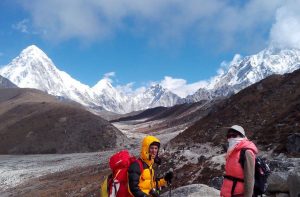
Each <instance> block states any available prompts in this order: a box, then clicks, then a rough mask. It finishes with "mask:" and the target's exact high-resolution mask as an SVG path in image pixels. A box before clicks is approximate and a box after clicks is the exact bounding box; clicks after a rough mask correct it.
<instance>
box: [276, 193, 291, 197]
mask: <svg viewBox="0 0 300 197" xmlns="http://www.w3.org/2000/svg"><path fill="white" fill-rule="evenodd" d="M275 197H290V195H289V194H288V193H278V194H276V195H275Z"/></svg>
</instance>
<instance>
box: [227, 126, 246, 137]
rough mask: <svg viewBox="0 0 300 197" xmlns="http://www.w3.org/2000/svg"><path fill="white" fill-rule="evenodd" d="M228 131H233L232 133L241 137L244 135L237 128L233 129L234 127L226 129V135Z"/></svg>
mask: <svg viewBox="0 0 300 197" xmlns="http://www.w3.org/2000/svg"><path fill="white" fill-rule="evenodd" d="M229 133H233V134H236V135H239V136H241V137H244V135H243V134H241V133H240V132H238V131H237V130H234V129H231V128H230V129H228V131H227V134H226V135H228V134H229Z"/></svg>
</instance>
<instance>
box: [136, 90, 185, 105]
mask: <svg viewBox="0 0 300 197" xmlns="http://www.w3.org/2000/svg"><path fill="white" fill-rule="evenodd" d="M180 100H181V98H180V97H179V96H177V95H176V94H174V93H172V92H170V91H168V90H167V89H165V88H163V87H162V86H161V85H159V84H156V85H153V86H151V87H149V88H148V89H146V91H145V92H143V93H142V94H138V95H137V96H135V97H134V98H133V101H132V102H133V105H134V106H135V107H136V110H137V109H141V108H144V109H148V108H153V107H158V106H165V107H170V106H173V105H176V104H178V103H179V101H180Z"/></svg>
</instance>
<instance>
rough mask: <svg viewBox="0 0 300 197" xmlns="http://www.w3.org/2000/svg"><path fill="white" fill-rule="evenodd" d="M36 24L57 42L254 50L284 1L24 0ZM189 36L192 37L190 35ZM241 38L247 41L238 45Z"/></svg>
mask: <svg viewBox="0 0 300 197" xmlns="http://www.w3.org/2000/svg"><path fill="white" fill-rule="evenodd" d="M21 2H22V5H23V6H24V8H25V9H26V10H27V11H29V13H30V14H31V16H32V21H33V25H34V26H35V27H36V28H38V29H39V30H40V31H41V32H46V33H45V34H44V36H45V37H46V38H50V39H53V40H56V41H64V40H68V39H73V38H76V39H80V40H84V41H86V40H99V39H100V40H101V39H106V38H111V37H112V36H114V35H116V34H117V33H118V32H119V31H122V32H124V31H125V32H129V33H132V34H134V35H138V36H139V37H140V36H142V37H144V38H146V40H148V41H149V43H150V44H153V45H172V44H173V43H180V42H182V41H184V40H185V39H187V37H189V38H191V37H192V38H193V39H194V40H198V41H199V42H200V43H202V44H203V43H207V42H209V43H210V44H216V46H219V47H225V48H230V47H232V46H237V45H239V46H243V48H247V47H251V45H260V46H261V45H264V44H266V43H264V42H261V41H262V40H264V39H267V38H264V36H265V34H266V32H269V30H270V28H271V24H272V22H273V19H274V16H275V13H276V10H277V9H278V7H280V6H281V5H282V2H283V1H281V0H272V1H270V0H249V1H245V2H243V3H232V1H224V0H210V1H199V0H188V1H179V0H164V1H161V0H143V1H140V0H132V1H122V0H102V1H99V0H89V1H85V0H76V1H73V0H64V1H60V0H44V1H39V0H30V1H29V0H24V1H21ZM187 35H189V36H187ZM241 39H242V40H243V42H240V41H241Z"/></svg>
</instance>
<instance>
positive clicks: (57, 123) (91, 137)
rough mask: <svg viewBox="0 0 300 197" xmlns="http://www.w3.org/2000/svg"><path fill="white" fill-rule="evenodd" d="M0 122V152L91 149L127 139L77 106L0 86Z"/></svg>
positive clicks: (64, 151) (54, 151)
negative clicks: (0, 87)
mask: <svg viewBox="0 0 300 197" xmlns="http://www.w3.org/2000/svg"><path fill="white" fill-rule="evenodd" d="M0 122H1V125H0V136H1V137H0V153H1V154H40V153H72V152H90V151H99V150H105V149H111V148H115V147H118V146H124V145H125V144H126V140H127V137H126V136H125V135H124V134H122V133H121V132H120V131H119V130H118V129H117V128H115V127H114V126H113V125H111V124H110V123H109V122H108V121H106V120H104V119H102V118H100V117H99V116H96V115H94V114H92V113H90V112H88V111H86V110H85V109H84V108H83V107H81V106H80V105H78V104H75V103H70V102H67V101H60V100H59V99H57V98H56V97H54V96H50V95H48V94H46V93H43V92H41V91H38V90H33V89H19V88H7V89H0ZM108 139H109V140H108Z"/></svg>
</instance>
